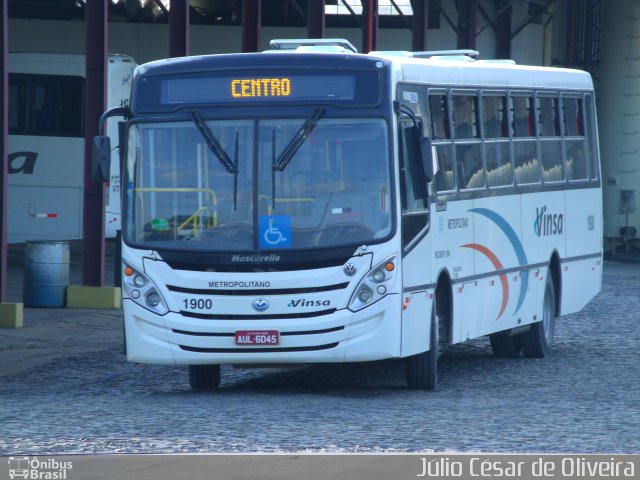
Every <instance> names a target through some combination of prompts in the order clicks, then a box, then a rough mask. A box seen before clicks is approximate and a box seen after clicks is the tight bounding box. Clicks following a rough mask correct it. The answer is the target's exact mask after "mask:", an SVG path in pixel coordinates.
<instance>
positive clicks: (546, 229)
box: [533, 205, 564, 237]
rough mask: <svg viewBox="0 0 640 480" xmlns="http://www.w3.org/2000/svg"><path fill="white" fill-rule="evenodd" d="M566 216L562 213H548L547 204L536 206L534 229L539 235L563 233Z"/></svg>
mask: <svg viewBox="0 0 640 480" xmlns="http://www.w3.org/2000/svg"><path fill="white" fill-rule="evenodd" d="M563 221H564V217H563V215H562V214H561V213H547V206H546V205H545V206H544V207H541V208H536V220H535V222H533V231H534V233H535V234H536V235H537V236H538V237H546V236H549V235H562V227H563Z"/></svg>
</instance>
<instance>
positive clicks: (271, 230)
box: [258, 215, 291, 248]
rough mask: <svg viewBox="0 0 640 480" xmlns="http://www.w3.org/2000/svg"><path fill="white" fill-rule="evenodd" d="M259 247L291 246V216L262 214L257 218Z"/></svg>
mask: <svg viewBox="0 0 640 480" xmlns="http://www.w3.org/2000/svg"><path fill="white" fill-rule="evenodd" d="M258 228H259V229H260V248H290V247H291V217H288V216H286V215H274V216H262V217H260V218H259V219H258Z"/></svg>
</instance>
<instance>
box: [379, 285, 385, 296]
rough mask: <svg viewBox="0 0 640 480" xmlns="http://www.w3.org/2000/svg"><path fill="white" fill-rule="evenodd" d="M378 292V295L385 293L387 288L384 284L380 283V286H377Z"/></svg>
mask: <svg viewBox="0 0 640 480" xmlns="http://www.w3.org/2000/svg"><path fill="white" fill-rule="evenodd" d="M378 293H379V294H380V295H384V294H385V293H387V289H386V288H385V286H384V285H380V286H379V287H378Z"/></svg>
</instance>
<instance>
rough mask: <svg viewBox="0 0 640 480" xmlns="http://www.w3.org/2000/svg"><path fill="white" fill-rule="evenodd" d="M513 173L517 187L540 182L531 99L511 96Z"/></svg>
mask: <svg viewBox="0 0 640 480" xmlns="http://www.w3.org/2000/svg"><path fill="white" fill-rule="evenodd" d="M510 101H511V115H512V122H511V126H512V130H511V134H512V136H513V159H514V162H513V163H514V169H515V171H514V173H515V179H516V183H517V184H518V185H527V184H533V183H539V182H540V163H539V161H538V151H537V150H538V148H537V139H536V136H535V128H534V125H535V123H534V121H533V97H532V96H530V95H519V96H511V97H510Z"/></svg>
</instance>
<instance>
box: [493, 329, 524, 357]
mask: <svg viewBox="0 0 640 480" xmlns="http://www.w3.org/2000/svg"><path fill="white" fill-rule="evenodd" d="M489 341H490V342H491V350H492V351H493V355H494V356H496V357H498V358H517V357H518V356H520V352H521V351H522V341H521V339H520V335H509V333H508V332H498V333H494V334H492V335H489Z"/></svg>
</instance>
